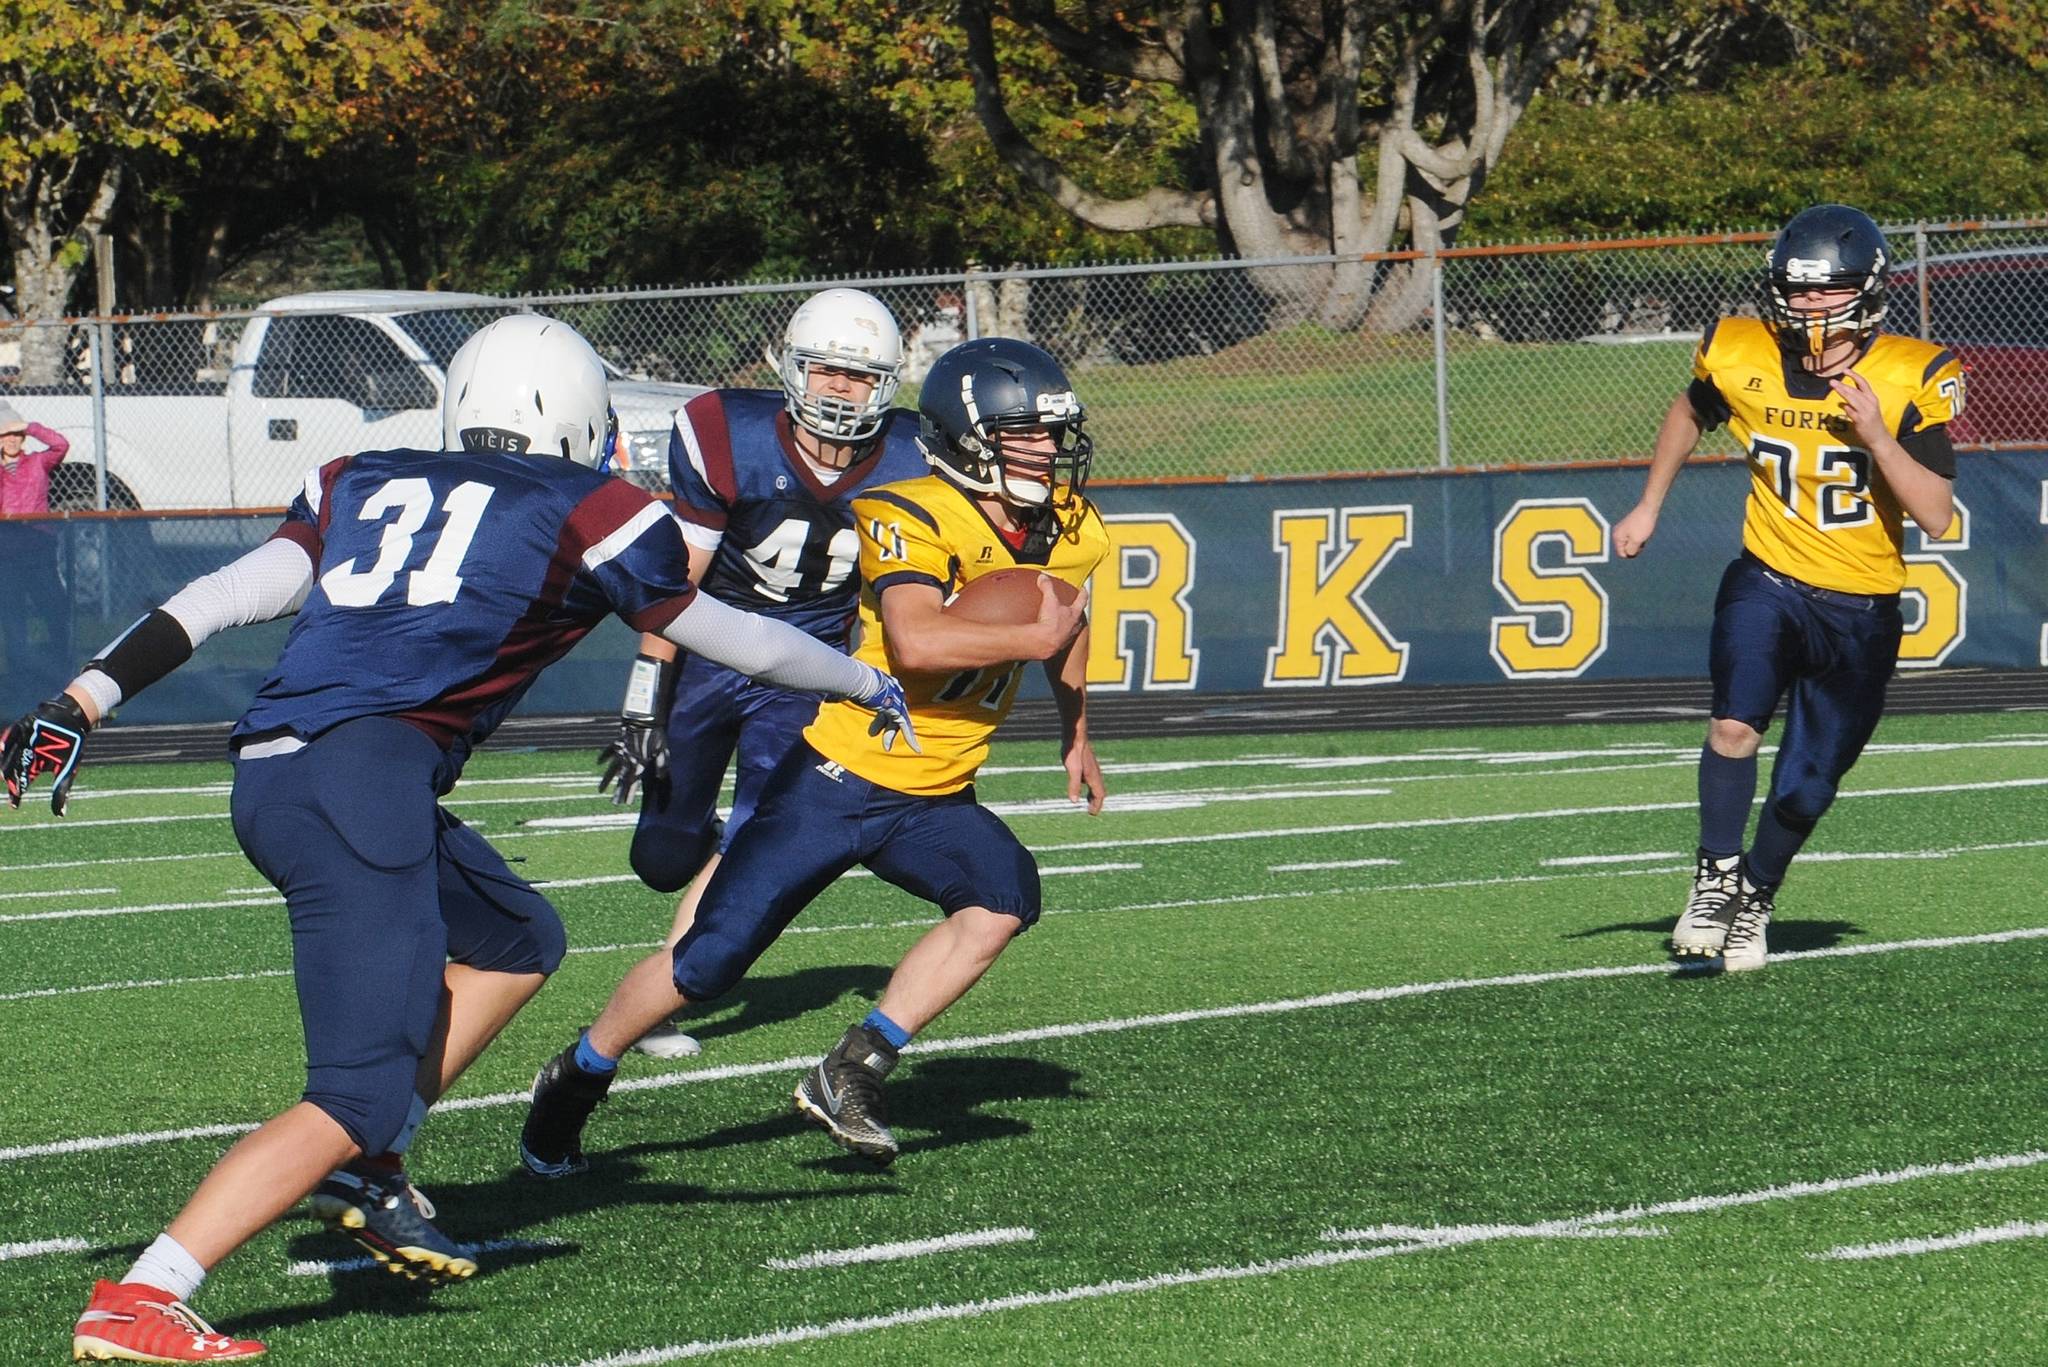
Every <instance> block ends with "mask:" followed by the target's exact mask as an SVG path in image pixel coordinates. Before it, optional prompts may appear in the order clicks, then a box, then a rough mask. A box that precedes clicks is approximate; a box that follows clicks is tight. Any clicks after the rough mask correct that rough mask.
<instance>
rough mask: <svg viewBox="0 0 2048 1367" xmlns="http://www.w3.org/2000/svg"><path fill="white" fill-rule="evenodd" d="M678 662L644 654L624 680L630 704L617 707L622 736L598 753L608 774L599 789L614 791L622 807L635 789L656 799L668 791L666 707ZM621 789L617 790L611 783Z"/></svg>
mask: <svg viewBox="0 0 2048 1367" xmlns="http://www.w3.org/2000/svg"><path fill="white" fill-rule="evenodd" d="M675 690H676V678H675V663H674V662H673V661H671V660H658V659H656V658H655V657H653V656H652V655H642V656H639V657H638V658H637V659H635V660H634V661H633V672H632V673H631V674H630V675H628V676H627V679H626V701H625V704H624V705H623V706H622V707H620V709H619V734H618V735H617V736H616V737H614V738H613V740H612V743H611V744H610V745H607V746H606V747H605V748H604V749H602V750H600V751H598V752H597V758H598V762H599V763H601V764H603V765H604V774H603V775H602V776H601V777H600V778H599V779H598V780H597V791H599V792H600V793H601V792H603V791H605V790H606V789H607V788H611V789H612V802H613V803H614V804H615V805H617V806H620V807H623V806H625V805H626V804H627V803H629V802H631V801H632V800H633V789H634V788H636V787H638V788H643V789H645V790H646V791H648V792H652V793H655V794H657V795H659V794H661V793H663V792H665V791H666V790H667V788H668V709H669V704H670V702H671V701H673V699H674V697H675ZM615 783H616V784H617V785H618V786H617V787H615V788H614V787H613V784H615Z"/></svg>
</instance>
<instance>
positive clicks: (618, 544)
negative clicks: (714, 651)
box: [234, 451, 696, 751]
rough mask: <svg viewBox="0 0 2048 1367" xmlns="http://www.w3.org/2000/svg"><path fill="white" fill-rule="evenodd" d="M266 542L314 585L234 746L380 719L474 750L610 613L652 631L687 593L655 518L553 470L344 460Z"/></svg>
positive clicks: (652, 508)
mask: <svg viewBox="0 0 2048 1367" xmlns="http://www.w3.org/2000/svg"><path fill="white" fill-rule="evenodd" d="M275 536H277V537H281V538H284V539H286V540H289V541H292V542H295V543H296V544H298V545H299V546H301V547H303V548H304V549H305V551H306V554H307V555H309V556H310V557H311V558H312V560H313V564H314V576H315V578H314V585H313V590H312V593H311V595H310V596H309V597H308V598H307V599H306V604H305V606H304V607H303V608H302V609H301V610H300V612H299V615H298V619H297V620H296V621H294V622H293V623H292V628H291V633H290V635H289V636H288V637H287V639H286V641H285V647H284V653H283V654H282V655H281V656H279V658H278V662H277V664H276V666H275V667H274V668H273V669H272V670H271V672H270V677H269V678H267V679H265V680H264V682H263V687H262V689H261V690H259V691H258V693H257V695H256V701H255V702H254V703H253V704H251V705H250V707H249V710H248V711H247V712H246V713H245V714H243V716H242V719H241V721H240V722H238V723H236V726H235V731H234V736H235V739H236V741H237V742H242V741H246V740H248V739H250V738H251V737H259V736H260V737H265V738H267V737H271V736H286V735H290V736H297V737H299V738H300V739H304V740H310V739H312V738H313V737H315V736H318V735H320V734H321V733H323V732H325V731H327V730H328V729H329V728H331V727H334V726H337V725H339V724H341V723H342V722H345V721H351V720H354V719H355V718H358V717H369V716H388V717H397V718H400V719H401V720H404V721H407V722H410V723H412V724H413V725H415V726H417V727H419V728H420V729H421V730H422V731H425V732H426V733H427V734H428V735H430V736H432V737H433V738H434V739H435V740H436V741H438V742H440V744H441V745H442V746H443V748H448V747H452V746H457V745H458V744H459V745H461V746H462V747H463V748H464V750H465V751H466V749H467V747H468V746H471V745H474V744H476V743H477V742H479V741H481V740H482V739H483V738H484V737H485V736H487V735H489V734H490V733H491V731H492V730H493V729H495V728H496V726H497V724H498V723H499V722H500V721H501V720H503V719H504V716H505V714H506V713H507V712H508V711H510V710H511V708H512V705H513V704H514V703H516V702H517V701H518V700H519V697H520V695H521V694H522V693H524V692H525V691H526V689H527V687H528V685H530V684H531V683H532V682H533V680H534V678H535V677H536V676H537V675H538V674H539V673H540V671H541V670H543V669H545V668H546V667H547V666H549V665H551V664H553V663H554V662H555V661H556V660H559V659H561V658H562V656H563V655H565V654H567V653H568V651H569V648H570V647H571V646H573V645H575V644H576V642H578V641H580V640H581V639H583V637H584V636H585V634H587V633H588V632H589V631H590V630H591V628H593V627H595V626H596V625H597V624H598V623H599V622H601V621H603V620H604V618H605V616H606V615H607V614H608V613H613V612H616V613H617V614H618V615H619V616H620V617H623V618H624V619H625V620H626V622H627V624H628V625H629V626H631V627H633V628H634V629H635V630H637V631H659V630H661V629H662V628H663V627H665V626H667V625H668V623H669V622H671V621H672V620H674V619H675V617H676V616H677V615H678V614H680V613H681V612H682V610H683V609H684V608H685V607H687V606H688V605H689V602H690V599H691V597H692V596H693V595H694V594H695V592H696V590H695V589H694V588H692V587H691V585H690V582H689V578H688V573H687V570H688V559H687V554H686V552H685V550H684V548H683V540H682V535H681V532H680V529H679V528H678V527H677V526H676V522H675V519H674V518H672V517H670V516H669V515H668V514H667V512H666V511H665V510H664V509H663V507H662V506H661V504H660V503H659V502H657V501H656V500H655V499H654V498H653V497H652V496H651V495H649V494H648V493H646V492H645V491H644V490H641V489H637V488H635V487H633V486H632V485H630V484H628V483H626V482H625V481H624V480H621V479H614V478H612V477H610V476H608V475H601V474H599V473H597V472H596V471H595V470H591V469H587V468H585V467H583V466H581V465H575V464H572V463H571V462H569V461H566V460H562V459H560V458H558V457H555V456H534V455H519V456H514V455H500V454H491V455H465V454H458V453H448V452H440V451H371V452H366V453H364V454H361V455H356V456H346V457H343V458H342V459H340V460H336V461H331V462H329V463H328V464H326V465H323V466H321V467H320V468H319V469H318V470H315V471H314V472H313V473H311V474H309V475H308V476H307V477H306V484H305V488H304V489H303V490H302V491H301V492H300V494H299V496H298V497H297V498H296V499H294V500H293V501H292V506H291V509H290V511H289V512H288V513H287V514H286V515H285V520H284V523H283V525H281V526H280V527H279V528H278V529H277V532H276V533H275Z"/></svg>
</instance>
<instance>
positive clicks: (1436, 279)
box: [1429, 244, 1451, 469]
mask: <svg viewBox="0 0 2048 1367" xmlns="http://www.w3.org/2000/svg"><path fill="white" fill-rule="evenodd" d="M1429 313H1430V321H1429V336H1430V346H1431V349H1432V350H1433V351H1434V352H1435V353H1436V463H1437V468H1438V469H1448V468H1450V464H1451V387H1450V373H1449V372H1450V361H1449V348H1448V347H1446V346H1445V345H1444V263H1443V259H1442V258H1441V257H1439V256H1438V255H1437V254H1436V247H1435V245H1434V244H1432V245H1431V246H1430V249H1429Z"/></svg>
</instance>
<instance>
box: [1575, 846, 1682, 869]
mask: <svg viewBox="0 0 2048 1367" xmlns="http://www.w3.org/2000/svg"><path fill="white" fill-rule="evenodd" d="M1686 857H1687V856H1686V854H1685V852H1684V851H1682V850H1646V851H1644V852H1643V853H1642V854H1568V855H1561V856H1559V857H1558V858H1556V859H1545V860H1543V861H1542V864H1543V867H1544V868H1546V869H1575V868H1579V867H1582V866H1584V865H1588V864H1640V863H1643V862H1644V861H1645V860H1650V859H1684V858H1686Z"/></svg>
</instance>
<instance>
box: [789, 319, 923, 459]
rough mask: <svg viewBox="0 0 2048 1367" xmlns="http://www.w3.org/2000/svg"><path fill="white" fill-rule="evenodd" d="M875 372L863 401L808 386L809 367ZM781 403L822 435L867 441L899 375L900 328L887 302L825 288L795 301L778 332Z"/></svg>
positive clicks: (879, 423)
mask: <svg viewBox="0 0 2048 1367" xmlns="http://www.w3.org/2000/svg"><path fill="white" fill-rule="evenodd" d="M814 365H817V366H829V367H832V368H833V369H837V370H852V371H857V372H859V373H861V374H863V375H872V376H874V377H875V387H874V389H873V391H872V392H870V393H869V395H868V397H867V401H866V402H864V403H854V402H852V401H850V400H847V399H839V398H833V397H832V396H830V395H826V394H813V393H811V392H810V371H811V367H812V366H814ZM777 369H778V370H779V371H780V372H781V375H782V396H783V403H784V406H785V407H787V408H788V409H789V416H790V418H791V420H792V421H794V422H796V423H797V424H799V425H800V426H802V427H803V428H804V429H805V430H807V431H809V432H812V433H815V434H816V435H818V436H820V437H823V438H825V439H826V440H827V441H839V442H857V441H866V440H867V439H868V438H869V437H872V436H874V435H875V433H876V432H878V431H880V430H881V427H882V418H883V416H884V415H886V414H887V413H888V411H889V404H890V402H891V401H893V400H894V399H895V397H896V386H897V384H898V382H899V381H900V380H901V379H902V375H903V334H902V332H901V331H899V330H898V329H897V327H896V319H895V317H894V316H892V315H891V314H890V312H889V309H888V307H887V306H886V305H885V304H883V303H882V301H881V300H879V299H877V298H875V296H873V295H872V294H867V293H865V292H863V291H861V290H850V289H830V290H825V291H823V292H821V293H818V294H814V295H812V296H811V297H810V298H808V299H806V300H804V302H803V303H802V304H800V305H798V306H797V310H796V312H795V313H794V314H792V315H791V316H790V320H789V327H788V329H787V330H786V331H785V332H784V333H783V335H782V357H781V360H780V361H779V362H778V363H777Z"/></svg>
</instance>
